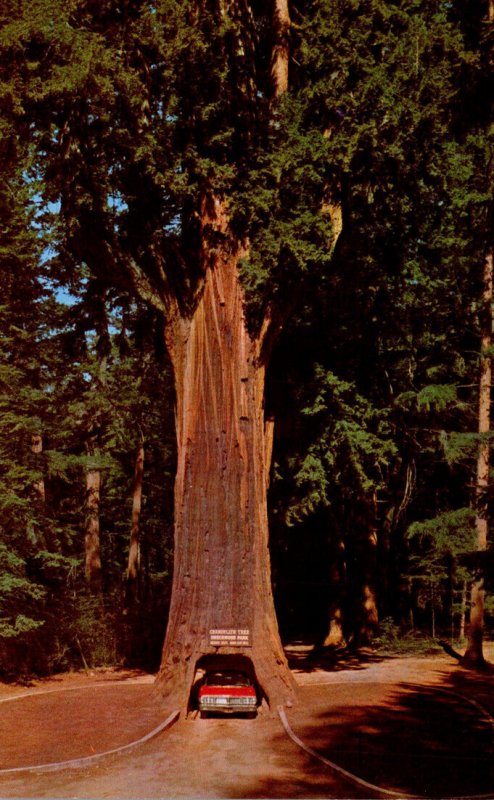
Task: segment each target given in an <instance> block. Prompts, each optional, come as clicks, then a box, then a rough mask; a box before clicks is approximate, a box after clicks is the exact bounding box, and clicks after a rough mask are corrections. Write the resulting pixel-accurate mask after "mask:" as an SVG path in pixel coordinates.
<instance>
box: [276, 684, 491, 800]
mask: <svg viewBox="0 0 494 800" xmlns="http://www.w3.org/2000/svg"><path fill="white" fill-rule="evenodd" d="M472 685H473V686H474V688H475V692H474V694H475V696H476V698H478V699H479V700H480V701H481V700H484V701H485V700H486V698H487V697H488V696H489V695H490V697H491V701H490V702H491V704H492V694H493V691H492V690H493V682H492V677H491V678H488V677H487V676H485V677H484V678H483V679H482V678H479V677H476V678H473V677H472V676H471V675H469V676H465V675H457V674H455V675H453V676H452V679H451V680H450V681H446V682H445V684H444V685H443V686H438V687H437V688H434V687H423V686H417V685H413V684H405V683H402V684H397V685H391V684H381V683H376V684H372V683H369V682H366V683H353V684H332V685H325V686H324V687H322V686H305V687H303V688H302V690H301V703H300V705H299V707H298V708H297V709H295V710H293V711H292V712H291V713H290V716H289V720H290V724H291V725H292V727H293V729H294V730H295V732H296V733H297V734H298V736H299V737H300V738H301V739H302V740H304V741H305V742H307V743H309V744H310V746H311V747H312V748H314V749H315V750H317V751H318V752H319V753H321V755H323V756H324V757H325V758H327V759H329V760H331V761H333V762H335V763H337V764H338V765H339V766H341V767H343V768H344V769H346V770H348V771H349V772H351V773H353V774H355V775H357V776H358V777H360V778H362V779H364V780H366V781H368V782H369V783H372V784H374V785H376V786H379V787H383V788H386V789H391V790H394V791H397V792H403V793H404V794H415V795H422V796H424V797H427V798H432V797H438V798H441V797H460V796H462V795H464V796H467V795H475V794H484V793H492V796H493V797H494V730H493V726H492V720H489V719H488V718H486V715H484V714H482V713H481V710H480V709H479V708H478V707H475V706H473V705H471V704H470V703H469V702H468V700H467V699H464V698H463V697H460V696H458V695H457V694H450V693H449V691H454V692H459V693H460V694H462V695H465V698H466V697H470V696H472V694H473V692H472ZM441 689H442V690H443V691H441ZM444 690H448V691H444ZM325 705H326V707H324V706H325ZM321 768H322V769H324V766H323V765H322V764H321ZM350 796H356V797H358V796H360V795H359V794H354V792H353V791H352V794H351V795H350Z"/></svg>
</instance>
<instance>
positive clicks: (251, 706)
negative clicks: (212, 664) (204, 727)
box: [199, 670, 257, 717]
mask: <svg viewBox="0 0 494 800" xmlns="http://www.w3.org/2000/svg"><path fill="white" fill-rule="evenodd" d="M199 711H200V712H201V716H203V717H205V716H207V715H208V714H209V713H210V712H215V713H227V714H229V713H240V714H249V716H255V715H256V713H257V692H256V689H255V687H254V685H253V683H252V681H251V679H250V678H249V677H248V675H246V674H245V672H240V671H237V670H222V671H215V672H207V673H206V675H205V676H204V679H203V681H202V685H201V687H200V689H199Z"/></svg>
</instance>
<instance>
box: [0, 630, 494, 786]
mask: <svg viewBox="0 0 494 800" xmlns="http://www.w3.org/2000/svg"><path fill="white" fill-rule="evenodd" d="M486 654H487V657H488V658H489V659H490V660H491V661H494V645H492V644H491V645H488V646H487V648H486ZM288 656H289V659H290V664H291V667H292V669H293V671H294V674H295V677H296V680H297V682H298V684H299V687H300V688H299V699H298V702H297V704H296V705H295V706H294V707H293V708H289V709H287V710H286V716H287V719H288V722H289V725H290V726H291V728H292V730H293V731H294V733H295V734H296V736H297V737H298V738H299V739H300V740H302V741H303V742H304V743H305V744H306V745H307V746H309V747H310V748H312V750H314V751H316V752H317V753H318V754H319V755H320V756H322V758H323V759H325V760H326V761H321V760H319V759H318V758H316V757H315V756H314V755H313V754H310V753H307V752H306V751H304V750H303V749H301V748H300V746H299V745H298V744H297V743H296V742H294V741H293V740H292V739H290V738H289V737H288V735H287V733H286V731H285V729H284V727H283V726H282V723H281V720H280V718H279V717H278V716H277V715H276V714H270V713H268V712H267V711H266V710H264V709H263V710H261V713H260V714H259V715H258V717H257V718H256V719H254V720H248V719H246V720H244V719H241V718H230V717H227V718H220V717H218V718H214V719H200V718H199V717H198V716H197V715H196V714H193V715H191V716H189V717H188V718H187V719H180V720H179V721H178V722H176V723H175V724H174V725H173V726H172V727H170V728H169V729H167V730H165V731H163V732H162V733H160V734H159V735H157V736H156V737H155V738H153V739H151V740H149V741H147V742H146V743H144V744H142V745H139V746H138V747H136V748H135V749H133V750H130V751H128V752H123V753H120V754H113V755H108V756H105V757H103V758H101V759H99V760H97V761H95V762H94V763H88V764H86V765H84V766H78V767H77V768H75V767H64V768H61V769H57V770H56V771H45V770H42V769H40V770H39V771H17V772H12V771H11V772H6V771H5V770H7V769H10V770H12V769H14V768H19V767H26V766H28V765H29V766H33V765H42V764H46V763H49V762H60V761H64V760H68V759H74V758H80V757H83V756H88V755H91V754H94V753H99V752H102V751H105V750H110V749H113V748H117V747H119V746H121V745H124V744H126V743H129V742H131V741H134V740H136V739H139V738H140V737H142V736H144V735H145V734H146V733H148V732H149V731H151V730H152V729H153V728H155V727H156V726H157V725H159V723H160V722H161V721H162V720H163V719H164V718H165V716H167V715H168V714H169V713H170V712H171V711H172V710H173V709H164V708H163V707H161V706H160V704H159V702H158V699H157V696H156V694H155V691H154V688H153V680H154V678H153V676H152V675H147V674H144V673H140V672H132V671H129V670H94V671H92V672H91V674H86V673H69V674H64V675H59V676H56V677H54V678H51V679H47V680H42V681H36V682H35V683H33V684H32V685H30V686H19V685H12V684H9V685H7V684H0V797H4V798H7V797H8V798H12V797H25V798H36V797H52V798H158V797H161V798H175V797H177V798H178V797H187V798H199V797H200V798H340V799H341V798H363V797H368V798H373V797H387V796H393V795H392V794H390V793H391V792H395V793H397V794H396V796H401V797H411V796H412V795H420V796H422V797H426V798H434V797H436V798H446V797H447V798H451V797H461V796H473V795H476V796H478V795H485V796H486V797H490V798H494V728H493V725H494V722H493V720H492V718H489V716H488V715H487V716H486V714H485V711H484V709H487V710H488V711H489V712H490V714H492V715H493V716H494V674H493V673H492V672H485V673H474V672H471V671H467V670H464V669H462V668H460V667H459V666H458V664H457V662H456V661H455V660H454V659H453V658H451V657H449V656H447V655H446V654H444V655H435V656H427V657H404V656H400V657H384V656H379V655H377V654H375V653H371V652H368V653H367V654H363V655H362V656H361V657H360V658H356V657H355V658H347V659H343V660H341V661H337V662H333V663H328V662H325V661H324V660H322V659H320V660H317V659H311V658H310V657H309V653H308V650H307V648H306V647H304V646H302V645H296V644H295V645H292V646H291V647H290V648H289V649H288ZM15 698H17V699H15ZM328 761H330V762H332V763H333V766H330V765H328V763H327V762H328ZM335 765H336V767H339V768H341V769H343V770H346V771H347V773H351V775H353V776H355V777H354V778H353V777H349V776H348V775H347V774H342V773H341V772H338V770H337V769H335ZM359 781H364V783H363V784H362V783H359ZM372 787H374V788H372ZM379 787H380V788H379ZM385 790H386V791H385Z"/></svg>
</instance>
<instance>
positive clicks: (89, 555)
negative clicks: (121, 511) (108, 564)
mask: <svg viewBox="0 0 494 800" xmlns="http://www.w3.org/2000/svg"><path fill="white" fill-rule="evenodd" d="M100 497H101V472H100V470H99V469H96V468H94V467H89V468H88V469H87V471H86V521H85V535H84V551H85V575H86V580H87V582H88V584H89V588H90V589H91V591H92V592H100V591H101V588H102V574H101V542H100Z"/></svg>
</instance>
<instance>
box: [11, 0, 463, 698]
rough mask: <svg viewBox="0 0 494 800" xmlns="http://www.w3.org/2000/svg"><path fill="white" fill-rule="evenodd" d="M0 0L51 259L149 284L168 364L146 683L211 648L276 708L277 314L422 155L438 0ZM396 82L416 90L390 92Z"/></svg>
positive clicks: (105, 279) (184, 694)
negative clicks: (165, 528) (167, 556)
mask: <svg viewBox="0 0 494 800" xmlns="http://www.w3.org/2000/svg"><path fill="white" fill-rule="evenodd" d="M6 5H7V6H8V9H7V11H8V13H6V14H5V15H4V16H3V17H2V20H3V21H2V29H1V31H0V46H1V48H2V63H4V64H9V69H8V71H5V74H3V75H2V78H3V94H2V101H3V106H4V109H5V112H6V114H7V115H8V116H9V118H11V119H12V120H13V123H12V124H14V125H15V126H16V129H17V131H18V135H20V136H22V137H23V138H25V139H26V140H28V141H29V143H30V146H31V148H32V151H33V153H35V158H34V161H33V167H32V170H31V174H30V179H31V180H32V181H40V193H39V197H40V198H41V199H40V204H41V207H42V210H43V212H44V217H43V219H44V224H45V225H46V226H49V227H50V228H51V231H52V237H53V238H52V249H51V254H52V258H51V269H52V274H53V275H54V276H57V278H58V279H59V280H61V281H63V280H70V279H71V275H73V274H74V273H79V274H81V275H82V277H83V279H85V277H84V276H87V275H90V276H92V278H93V279H95V280H97V281H98V282H99V285H100V286H101V287H102V291H103V290H104V291H105V292H107V297H108V298H109V300H112V299H113V300H115V301H117V302H118V300H119V298H121V297H123V296H127V295H129V294H132V293H133V294H134V295H138V296H139V297H140V298H141V299H143V300H144V301H145V302H147V303H148V304H149V305H150V306H152V307H153V308H154V309H155V311H156V312H157V313H158V314H159V316H160V318H161V327H162V331H163V340H164V342H165V344H166V347H167V350H168V353H169V356H170V359H171V362H172V365H173V370H174V377H175V391H176V434H177V475H176V483H175V566H174V577H173V590H172V598H171V607H170V615H169V622H168V630H167V634H166V640H165V645H164V650H163V659H162V666H161V670H160V673H159V677H158V682H159V685H160V687H161V689H162V691H163V694H164V695H166V696H167V698H168V700H169V701H170V702H173V703H176V704H178V706H180V707H181V708H184V707H186V706H187V703H188V700H189V694H190V688H191V685H192V682H193V679H194V675H195V671H196V668H197V664H198V662H199V661H200V660H201V659H202V658H203V657H204V656H208V655H218V654H219V655H238V654H243V655H244V656H246V657H248V658H249V659H250V660H251V663H252V667H253V670H254V672H255V675H256V678H257V681H258V683H259V686H260V688H261V691H262V693H263V695H264V696H265V697H266V699H267V701H268V702H269V704H270V705H276V704H278V703H280V702H284V701H285V700H286V699H287V698H289V697H290V696H291V695H292V693H293V689H294V686H293V681H292V678H291V675H290V672H289V670H288V667H287V664H286V660H285V657H284V654H283V650H282V647H281V643H280V639H279V635H278V630H277V623H276V617H275V611H274V605H273V600H272V593H271V584H270V564H269V550H268V523H267V499H266V496H267V484H268V475H269V469H270V457H271V436H272V424H271V422H270V421H269V422H266V419H265V417H266V412H265V400H264V397H265V393H264V388H265V376H266V369H267V365H268V363H269V357H270V353H271V350H272V347H273V343H274V341H275V339H276V337H277V336H278V334H279V333H280V331H281V330H282V328H283V324H284V320H285V319H286V317H287V315H288V314H293V313H294V309H295V308H296V306H297V303H299V304H300V303H301V302H303V301H305V303H306V305H310V293H311V292H314V291H317V292H320V291H321V290H322V289H324V288H326V289H327V288H328V287H330V285H331V281H332V280H334V279H335V278H334V276H332V275H331V263H332V261H331V258H332V253H333V251H334V248H335V246H336V247H338V237H339V236H344V235H345V223H346V220H345V216H347V219H348V218H349V219H350V220H351V219H352V218H353V224H354V227H355V220H356V219H358V216H359V214H362V207H363V205H365V204H366V203H371V202H372V199H371V198H372V197H373V196H374V195H376V194H377V195H378V196H379V195H381V196H383V195H386V192H389V187H390V186H394V187H395V188H397V189H398V191H399V192H401V193H403V191H404V189H403V180H402V183H401V184H400V176H401V178H402V179H403V175H402V173H401V167H400V165H401V163H402V162H403V161H406V159H407V157H408V155H409V152H408V151H407V148H408V149H409V148H410V145H409V142H410V140H413V141H415V143H416V144H417V145H418V144H420V147H421V148H422V149H423V148H424V141H425V139H426V137H427V135H428V131H429V129H430V127H431V120H430V118H429V119H425V121H424V119H423V115H424V108H425V110H426V111H430V108H429V106H430V104H431V102H432V98H434V97H435V96H436V94H437V92H436V90H437V87H436V86H435V83H434V82H435V81H436V82H438V81H440V80H443V79H444V74H443V73H444V70H442V71H437V72H435V71H434V70H433V69H431V68H430V67H431V59H432V57H433V54H434V53H437V52H444V53H446V52H447V50H448V45H446V44H445V42H444V41H443V30H444V19H443V16H442V15H443V13H444V9H443V4H442V3H433V4H429V5H432V6H433V9H432V11H431V12H430V14H429V16H430V19H427V20H426V19H425V17H426V16H427V12H425V11H423V9H422V7H420V9H418V8H417V4H416V3H411V2H410V3H408V2H405V3H402V4H396V5H395V4H392V5H390V4H388V3H383V2H381V1H380V0H371V2H368V3H362V4H359V3H340V2H336V3H329V2H325V0H316V1H315V2H305V0H300V2H294V3H291V4H290V7H289V4H288V2H287V0H271V1H270V2H269V3H266V2H261V0H253V2H248V0H185V1H184V2H177V0H126V2H122V0H98V2H95V1H94V0H70V1H69V2H66V0H63V2H62V0H17V1H16V2H15V3H13V2H7V4H6ZM418 5H419V6H420V4H418ZM425 5H427V4H425ZM424 7H425V6H424ZM421 15H422V16H421ZM424 15H425V16H424ZM341 30H344V31H345V38H344V39H342V38H341V36H339V34H340V32H341ZM340 45H341V46H340ZM338 48H340V49H338ZM441 48H442V50H441ZM294 50H296V57H294V58H293V60H292V59H291V52H293V51H294ZM443 60H444V63H446V62H447V61H448V57H445V58H444V59H443ZM403 93H405V95H406V96H407V98H412V100H413V102H412V100H410V102H407V103H405V104H403V105H399V104H398V103H397V98H398V97H400V96H402V95H403ZM414 104H415V105H414ZM428 104H429V105H428ZM424 122H425V124H424ZM413 136H415V139H414V138H413ZM412 171H413V170H412ZM397 176H398V177H397ZM352 180H353V181H354V183H355V185H356V186H354V188H353V189H351V188H349V187H350V184H351V182H352ZM424 180H427V177H425V178H424ZM419 185H420V181H417V182H416V184H414V186H415V189H416V190H417V191H418V187H419ZM398 216H399V215H398V214H397V218H398Z"/></svg>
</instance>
